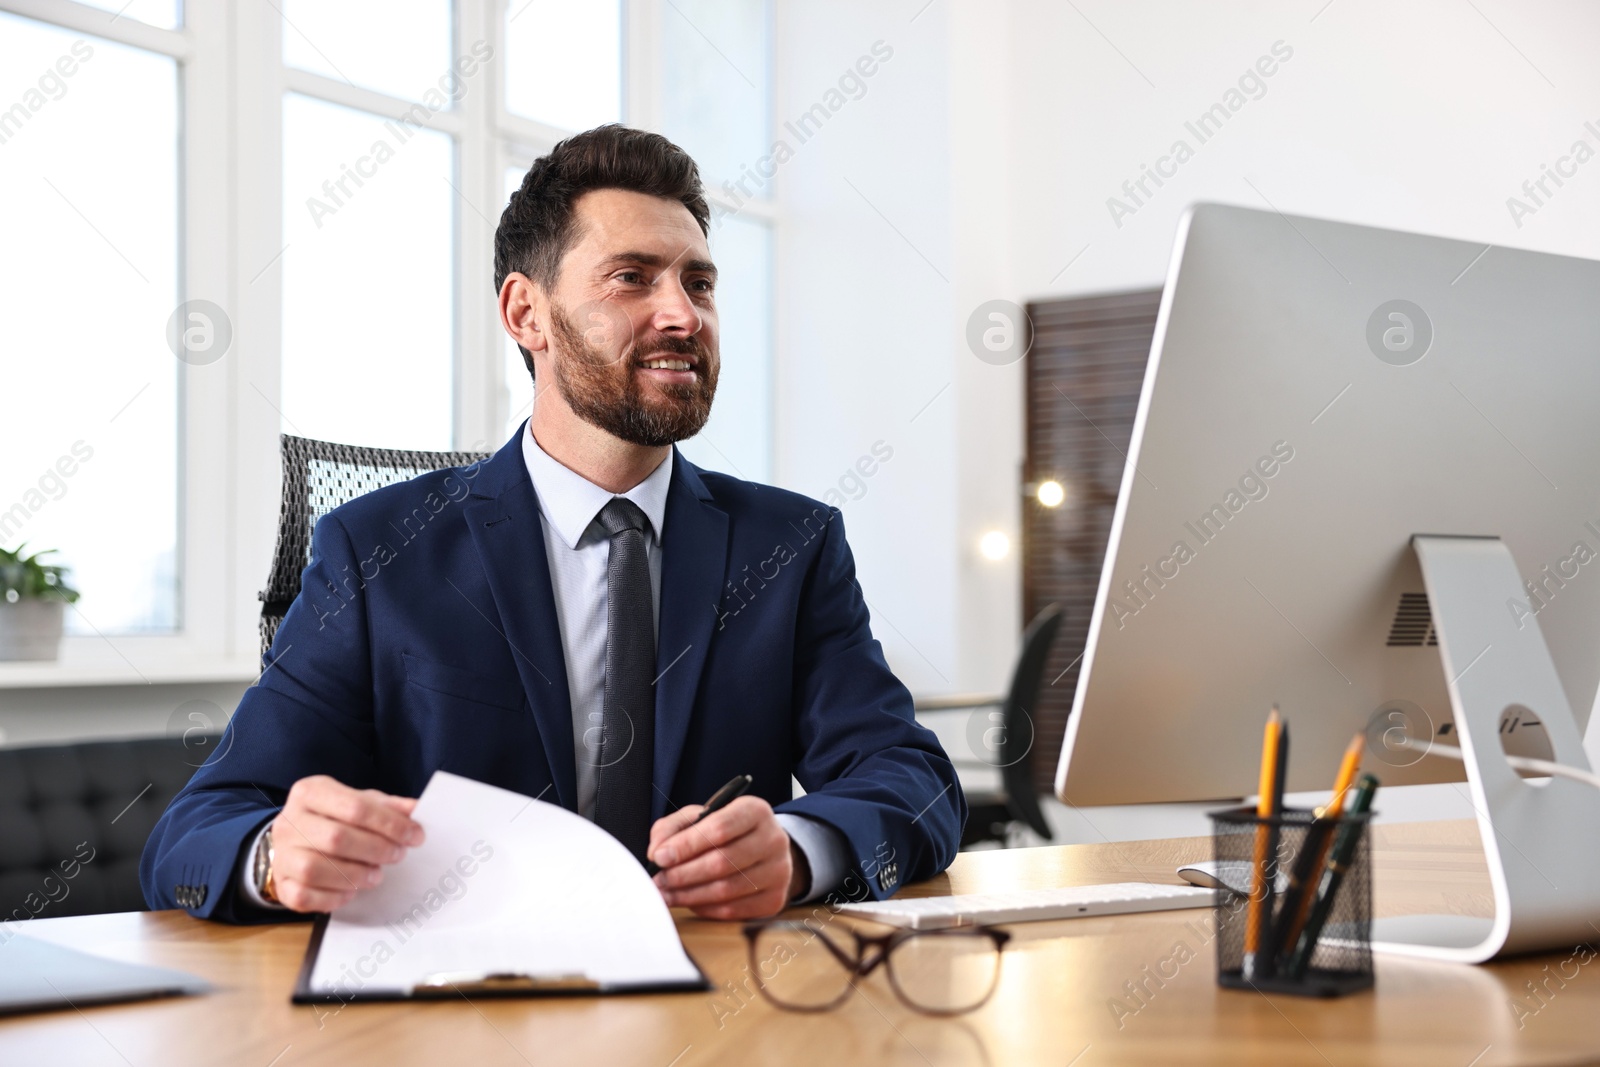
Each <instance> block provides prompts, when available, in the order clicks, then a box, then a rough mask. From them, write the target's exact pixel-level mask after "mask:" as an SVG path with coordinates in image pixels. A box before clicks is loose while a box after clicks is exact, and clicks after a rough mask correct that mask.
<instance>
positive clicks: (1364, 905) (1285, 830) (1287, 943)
mask: <svg viewBox="0 0 1600 1067" xmlns="http://www.w3.org/2000/svg"><path fill="white" fill-rule="evenodd" d="M1370 819H1371V813H1370V812H1360V813H1354V814H1352V813H1346V814H1344V815H1342V816H1340V817H1339V818H1337V819H1318V818H1317V817H1316V815H1315V814H1314V813H1313V812H1311V811H1307V810H1304V809H1297V808H1290V809H1285V810H1284V811H1283V812H1282V813H1281V814H1280V815H1275V816H1263V815H1258V814H1257V813H1256V811H1255V810H1254V809H1252V808H1230V809H1228V810H1226V811H1215V812H1212V813H1211V826H1212V846H1213V853H1214V858H1215V860H1216V865H1217V877H1218V879H1219V880H1220V881H1221V882H1223V883H1224V884H1225V885H1226V886H1228V887H1229V888H1227V889H1221V890H1218V900H1217V909H1216V922H1217V937H1216V949H1217V983H1218V984H1219V985H1222V986H1226V987H1228V988H1232V989H1258V990H1261V991H1263V992H1275V993H1292V994H1295V995H1297V996H1308V997H1337V996H1343V995H1344V994H1346V993H1354V992H1358V991H1360V990H1362V989H1370V988H1371V987H1372V982H1373V976H1372V868H1371V860H1370V856H1369V850H1368V844H1367V836H1368V835H1367V833H1366V828H1367V823H1368V821H1369V820H1370ZM1263 859H1264V860H1265V863H1264V865H1263V864H1261V863H1258V860H1263Z"/></svg>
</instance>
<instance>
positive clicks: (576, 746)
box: [239, 430, 849, 907]
mask: <svg viewBox="0 0 1600 1067" xmlns="http://www.w3.org/2000/svg"><path fill="white" fill-rule="evenodd" d="M522 458H523V461H524V462H525V463H526V464H527V468H528V477H529V478H531V479H532V480H533V489H534V493H535V495H537V497H538V499H539V517H540V519H541V522H540V526H541V527H542V529H543V533H544V550H545V559H547V560H548V561H549V564H550V591H551V593H552V594H553V595H554V597H555V607H556V621H557V624H558V625H559V626H560V629H561V650H562V652H563V653H564V656H565V659H566V664H567V693H568V695H569V697H570V698H571V704H572V740H573V755H574V760H575V763H576V766H577V772H578V774H577V778H578V814H579V815H582V816H583V817H584V818H586V819H591V820H592V819H593V818H594V798H595V778H596V775H595V770H596V761H597V759H598V758H599V754H600V753H599V743H600V737H601V722H602V719H603V716H604V708H605V685H606V626H607V622H608V609H607V601H606V582H607V570H608V566H609V564H610V561H611V540H610V538H609V537H607V536H606V532H605V530H604V529H603V528H602V527H601V525H600V523H599V522H598V521H597V520H598V518H599V515H600V511H601V509H602V508H604V507H605V506H606V505H607V504H609V503H610V502H611V500H612V498H613V497H614V496H615V495H617V494H613V493H612V492H610V491H609V490H607V489H603V488H601V487H600V486H598V485H596V484H594V483H593V482H591V481H589V480H588V479H587V478H585V477H583V475H581V474H578V473H577V472H576V471H574V470H571V469H570V468H568V467H565V466H562V465H561V463H559V462H558V461H557V460H555V459H553V458H552V457H551V456H550V455H549V454H548V453H547V452H545V450H544V449H542V448H540V447H539V443H538V442H537V441H535V440H534V439H533V432H532V431H531V430H524V431H523V433H522ZM672 462H673V453H672V452H670V451H669V452H668V453H667V457H666V459H664V460H662V461H661V464H660V465H659V466H658V467H656V469H655V470H653V471H651V472H650V474H649V475H648V476H647V477H646V478H645V479H644V481H642V482H640V483H639V484H638V485H636V486H634V487H633V488H632V489H629V490H628V491H627V492H626V493H622V494H620V495H621V496H623V497H626V498H627V499H628V500H631V501H633V503H634V504H636V505H638V507H639V510H640V511H642V512H644V514H645V518H647V519H649V520H650V528H649V529H648V530H646V531H645V542H646V544H647V545H648V546H649V556H650V599H651V602H652V604H653V605H654V606H655V618H654V619H653V620H652V622H653V623H654V624H655V627H656V630H657V635H658V639H659V633H660V620H661V538H662V536H663V535H664V533H665V525H666V518H667V490H668V489H669V488H670V487H671V484H672ZM777 818H778V824H779V825H780V826H782V827H783V829H784V832H785V833H787V834H788V835H789V838H790V840H792V841H793V842H794V843H795V845H796V846H797V847H798V848H799V849H800V851H801V853H803V854H804V856H805V858H806V863H807V864H808V865H809V866H810V868H811V886H810V888H809V890H808V891H807V892H806V893H805V895H804V896H802V897H801V898H800V900H801V901H808V900H814V899H816V898H818V897H820V896H822V895H823V894H824V893H827V892H828V891H829V890H831V889H834V888H836V887H837V886H838V885H839V884H840V883H841V882H843V880H844V876H845V871H846V868H847V867H848V866H849V844H848V842H847V841H846V840H845V838H844V835H843V834H841V833H839V831H837V830H835V829H834V828H833V827H831V826H828V825H827V824H825V823H821V822H818V821H817V820H815V819H809V818H807V817H805V816H804V815H795V814H793V813H790V812H779V813H778V816H777ZM269 825H270V824H269ZM265 829H266V827H265V826H263V827H262V830H261V831H259V832H258V833H257V835H256V841H255V844H254V845H253V846H252V847H251V850H250V855H251V856H252V857H254V855H255V851H256V849H257V848H259V847H260V842H261V833H262V832H264V831H265ZM253 868H254V864H253V863H247V864H244V866H243V869H242V870H241V871H240V872H239V877H240V889H241V890H242V891H243V893H244V895H245V898H246V899H248V900H249V901H251V902H252V903H254V904H258V905H261V906H264V907H272V906H273V905H271V904H268V903H267V901H265V900H264V899H263V898H262V896H261V894H260V893H259V892H258V891H257V890H256V885H255V877H254V871H253Z"/></svg>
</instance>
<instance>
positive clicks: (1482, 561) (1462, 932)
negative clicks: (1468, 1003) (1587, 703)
mask: <svg viewBox="0 0 1600 1067" xmlns="http://www.w3.org/2000/svg"><path fill="white" fill-rule="evenodd" d="M1411 543H1412V547H1413V548H1415V549H1416V553H1417V558H1418V560H1419V561H1420V562H1421V564H1422V580H1423V584H1424V587H1425V588H1426V589H1427V592H1428V604H1429V606H1430V607H1431V608H1432V611H1433V624H1434V627H1435V629H1436V630H1437V631H1438V635H1439V656H1440V659H1441V660H1443V662H1444V672H1445V678H1446V681H1447V685H1448V687H1449V690H1450V704H1451V707H1452V708H1453V710H1454V712H1455V724H1456V732H1457V733H1459V734H1460V744H1461V749H1462V752H1463V753H1464V755H1465V756H1466V769H1467V783H1468V785H1469V786H1470V787H1471V790H1472V794H1471V795H1472V806H1473V808H1474V809H1475V810H1476V811H1477V814H1478V832H1479V835H1480V836H1481V837H1482V838H1483V851H1484V856H1485V858H1486V859H1487V860H1488V863H1489V879H1490V881H1491V882H1492V883H1493V886H1494V918H1492V919H1480V918H1470V917H1467V916H1460V915H1406V916H1396V917H1391V918H1385V919H1377V920H1374V922H1373V924H1372V947H1373V949H1375V950H1377V951H1379V952H1393V953H1400V954H1404V955H1409V956H1421V957H1424V958H1427V959H1435V960H1449V961H1456V962H1462V963H1482V962H1483V961H1485V960H1489V959H1493V958H1494V957H1496V956H1507V955H1512V954H1515V953H1519V952H1534V951H1540V950H1547V949H1559V948H1569V947H1571V946H1573V945H1577V944H1579V943H1580V942H1585V941H1592V940H1594V939H1595V938H1596V937H1600V847H1597V846H1600V790H1597V789H1594V788H1592V787H1590V786H1587V785H1584V784H1583V783H1581V782H1576V781H1573V780H1571V779H1568V778H1546V779H1533V780H1529V779H1524V778H1521V777H1519V776H1518V774H1517V772H1516V771H1515V770H1513V769H1512V768H1511V765H1510V764H1509V763H1507V762H1506V756H1505V752H1504V750H1503V749H1502V748H1501V745H1500V736H1499V734H1500V722H1501V715H1502V713H1503V712H1505V711H1506V710H1507V709H1508V708H1510V707H1512V706H1513V705H1515V706H1518V707H1521V708H1526V709H1531V710H1532V711H1533V712H1534V713H1536V714H1537V715H1538V717H1539V719H1540V721H1541V722H1542V723H1543V724H1544V727H1545V730H1546V732H1547V733H1548V735H1549V739H1550V747H1551V750H1552V752H1553V755H1554V759H1555V761H1556V762H1558V763H1564V764H1567V765H1568V766H1572V767H1578V768H1582V769H1584V770H1588V769H1590V768H1589V760H1588V757H1587V756H1586V755H1585V754H1584V750H1583V738H1582V737H1581V736H1579V734H1578V727H1577V724H1576V722H1575V721H1574V720H1573V717H1572V708H1571V706H1570V705H1569V704H1568V703H1567V696H1566V692H1565V691H1564V690H1563V689H1562V686H1561V678H1560V676H1559V675H1558V674H1557V673H1556V667H1555V662H1554V661H1553V660H1552V659H1551V658H1550V650H1549V648H1548V647H1547V646H1546V645H1545V643H1544V636H1543V634H1542V633H1541V632H1540V630H1539V625H1538V622H1537V620H1535V619H1533V618H1532V617H1529V616H1523V617H1522V619H1521V621H1520V625H1519V620H1518V618H1517V615H1516V614H1515V613H1514V612H1513V611H1512V610H1511V609H1510V607H1509V605H1510V604H1514V603H1526V601H1527V593H1526V591H1525V590H1524V589H1523V586H1522V579H1521V577H1520V576H1519V575H1518V573H1517V568H1516V565H1515V563H1514V562H1513V561H1512V559H1511V552H1510V551H1509V550H1508V549H1507V548H1506V546H1505V544H1504V543H1503V542H1502V541H1501V540H1500V539H1499V538H1498V537H1447V536H1421V535H1419V536H1416V537H1413V538H1412V539H1411Z"/></svg>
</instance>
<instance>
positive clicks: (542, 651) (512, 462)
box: [464, 431, 578, 811]
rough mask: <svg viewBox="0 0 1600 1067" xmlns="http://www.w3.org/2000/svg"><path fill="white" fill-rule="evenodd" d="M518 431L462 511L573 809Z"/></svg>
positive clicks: (553, 650)
mask: <svg viewBox="0 0 1600 1067" xmlns="http://www.w3.org/2000/svg"><path fill="white" fill-rule="evenodd" d="M522 432H526V431H521V432H519V433H518V434H517V435H516V436H514V437H512V439H511V443H510V444H508V445H506V446H505V447H504V448H502V449H501V450H500V451H499V452H497V453H496V454H495V456H494V458H492V459H491V460H489V462H488V463H487V464H486V466H485V469H484V471H483V475H482V477H481V479H480V480H479V482H478V483H477V484H476V485H475V486H474V487H473V499H472V501H471V502H470V503H469V504H468V505H467V507H466V508H465V509H464V514H465V516H466V521H467V526H468V529H469V530H470V532H471V535H472V542H473V545H474V546H475V547H476V548H477V550H478V558H479V562H480V563H481V564H482V566H483V574H484V578H485V579H486V580H487V581H488V583H489V591H490V593H491V594H492V595H493V597H494V606H495V608H496V609H497V611H498V612H499V616H500V620H499V621H500V625H501V626H503V627H504V631H503V636H504V637H505V639H506V641H507V643H508V644H510V646H511V655H512V658H513V659H514V660H515V661H516V664H517V673H518V675H519V676H520V677H521V679H522V688H523V689H524V690H525V691H526V692H527V694H528V703H529V705H530V706H531V707H532V708H533V716H534V720H535V722H536V723H537V725H538V728H539V738H540V740H541V741H543V743H544V751H545V760H546V761H547V762H548V763H549V765H550V777H551V781H553V782H554V783H555V790H556V799H557V802H558V803H559V804H560V805H561V806H562V807H564V808H566V809H567V810H569V811H576V810H577V807H578V774H577V768H576V766H575V764H574V759H575V757H574V755H573V747H572V702H571V696H570V694H569V693H568V692H567V660H566V656H565V654H564V653H563V652H562V649H561V626H560V624H559V622H558V621H557V619H556V601H555V594H554V592H553V591H552V589H551V585H550V561H549V560H548V559H546V558H545V550H544V530H543V527H542V525H541V520H540V518H539V502H538V499H537V497H535V495H534V492H533V482H532V481H531V480H530V479H529V477H528V471H527V467H526V465H525V464H524V462H523V459H522V437H521V433H522Z"/></svg>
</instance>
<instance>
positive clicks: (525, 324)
mask: <svg viewBox="0 0 1600 1067" xmlns="http://www.w3.org/2000/svg"><path fill="white" fill-rule="evenodd" d="M547 309H548V301H547V298H546V296H545V293H544V289H543V288H542V287H541V286H540V285H539V284H538V283H537V282H535V281H534V280H533V279H532V278H529V277H528V276H527V275H526V274H521V273H517V272H512V273H511V274H508V275H506V280H505V282H504V283H503V284H502V285H501V286H500V325H501V326H503V327H505V331H506V333H508V334H510V335H511V339H512V340H513V341H515V342H517V344H519V345H521V346H522V347H523V348H526V349H527V350H528V351H529V352H543V351H545V350H547V349H548V348H549V347H550V341H549V338H548V337H547V335H546V334H545V331H544V329H543V328H542V327H541V326H540V323H542V322H544V321H546V311H547Z"/></svg>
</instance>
